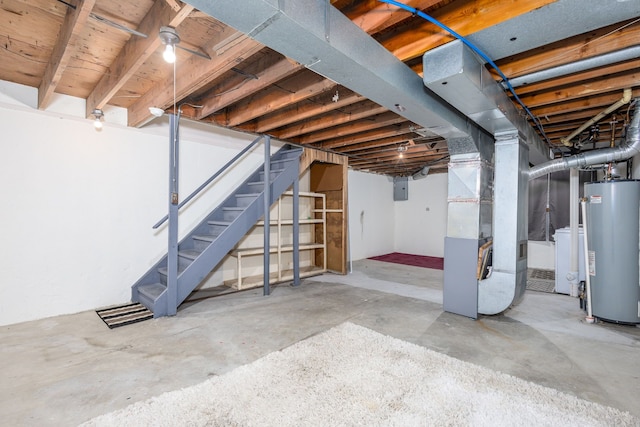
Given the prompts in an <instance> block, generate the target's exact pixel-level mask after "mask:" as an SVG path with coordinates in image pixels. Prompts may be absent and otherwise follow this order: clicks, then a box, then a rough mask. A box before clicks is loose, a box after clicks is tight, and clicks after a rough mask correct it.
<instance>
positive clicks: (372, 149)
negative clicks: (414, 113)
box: [340, 137, 447, 156]
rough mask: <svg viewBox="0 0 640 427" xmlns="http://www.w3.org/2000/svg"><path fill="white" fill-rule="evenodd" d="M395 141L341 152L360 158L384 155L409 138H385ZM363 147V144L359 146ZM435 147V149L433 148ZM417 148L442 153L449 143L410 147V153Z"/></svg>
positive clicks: (346, 149) (432, 143)
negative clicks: (362, 156)
mask: <svg viewBox="0 0 640 427" xmlns="http://www.w3.org/2000/svg"><path fill="white" fill-rule="evenodd" d="M393 139H397V140H396V141H394V142H388V143H386V144H376V143H377V141H374V142H373V143H372V145H370V146H369V147H368V148H365V149H360V150H353V147H354V146H348V147H345V148H341V149H340V151H341V152H343V153H348V154H353V155H354V156H360V155H362V154H374V153H384V152H388V151H390V150H396V151H397V148H398V145H399V144H402V143H406V142H407V138H406V137H405V138H385V140H388V141H393ZM357 145H363V144H357ZM432 145H433V147H432ZM415 147H422V148H421V151H423V152H424V151H433V152H441V151H442V150H445V151H446V150H447V142H446V141H442V140H441V141H437V142H436V141H434V142H431V143H429V144H419V145H415V146H409V151H415Z"/></svg>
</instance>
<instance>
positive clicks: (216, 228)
mask: <svg viewBox="0 0 640 427" xmlns="http://www.w3.org/2000/svg"><path fill="white" fill-rule="evenodd" d="M226 228H227V226H226V225H217V224H215V225H214V224H209V234H212V235H214V236H219V235H220V233H222V232H223V231H224V230H226Z"/></svg>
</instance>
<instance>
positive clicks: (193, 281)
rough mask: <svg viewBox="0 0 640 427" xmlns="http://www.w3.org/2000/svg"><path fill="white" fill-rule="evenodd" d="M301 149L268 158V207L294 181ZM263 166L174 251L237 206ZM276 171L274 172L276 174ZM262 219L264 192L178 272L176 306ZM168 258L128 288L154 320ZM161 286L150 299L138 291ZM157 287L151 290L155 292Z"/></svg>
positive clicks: (163, 310)
mask: <svg viewBox="0 0 640 427" xmlns="http://www.w3.org/2000/svg"><path fill="white" fill-rule="evenodd" d="M302 152H303V150H302V149H291V147H290V146H285V147H284V148H282V149H280V150H279V151H278V152H277V153H275V154H274V155H273V156H272V157H271V169H272V173H271V176H272V181H271V197H270V203H269V205H271V204H273V203H274V202H275V201H276V200H277V199H278V198H279V197H280V195H282V193H283V192H284V191H286V190H287V188H289V187H290V186H291V184H292V183H293V182H294V180H295V179H298V168H299V158H300V156H301V154H302ZM275 163H280V164H284V166H285V167H284V169H283V170H281V171H278V169H276V168H274V164H275ZM263 171H264V164H263V165H261V166H260V167H259V168H258V169H256V171H255V172H254V173H253V174H251V176H249V178H247V179H246V180H245V181H244V182H243V183H242V184H241V185H239V186H238V187H237V188H236V189H235V191H233V192H232V193H231V194H229V196H228V197H227V198H226V199H225V200H224V201H223V202H222V203H220V204H219V205H218V206H217V207H216V208H215V209H214V210H213V211H212V212H211V213H210V214H209V215H207V216H206V217H205V218H204V219H203V220H202V221H201V222H200V223H199V224H198V225H197V226H195V227H194V228H193V229H192V230H191V231H190V232H189V233H187V235H186V236H185V237H184V238H183V239H182V240H181V241H180V242H179V243H178V250H179V251H183V250H189V249H193V248H194V242H193V236H194V235H197V234H198V233H201V234H206V233H207V230H208V228H209V224H208V222H209V221H216V220H218V221H219V220H221V219H222V218H223V211H224V209H225V208H229V207H231V208H234V207H236V206H237V200H236V196H237V195H239V194H246V193H251V191H253V190H252V189H251V185H250V184H256V183H257V184H260V183H261V181H262V180H261V175H264V173H263ZM276 171H277V172H276ZM263 216H264V189H263V190H262V191H261V192H260V193H259V194H258V196H257V197H256V198H255V199H254V200H253V201H251V202H250V203H249V204H248V205H247V206H246V207H245V209H244V211H243V212H242V213H241V214H240V215H238V217H237V218H235V219H234V220H233V221H231V224H229V226H228V227H227V228H226V229H225V230H224V231H223V232H222V233H220V234H219V235H218V236H217V237H216V238H215V240H214V241H213V242H211V244H210V245H209V246H208V247H207V248H206V249H205V250H203V251H202V253H201V254H200V255H199V256H198V257H197V258H196V259H195V260H193V261H192V262H191V264H189V265H188V266H187V267H186V268H184V269H182V270H180V271H179V273H178V289H177V291H178V292H177V293H178V295H177V302H176V306H179V305H180V303H182V302H183V301H184V300H185V299H186V298H187V297H188V296H189V294H190V293H191V292H192V291H193V290H194V289H195V288H196V287H197V286H198V285H199V284H200V282H202V280H203V279H204V278H205V277H206V276H207V275H208V274H209V273H210V272H211V271H212V270H213V269H214V268H215V267H216V266H217V265H218V264H219V263H220V261H221V260H222V259H223V258H224V257H225V256H226V254H227V253H228V252H229V251H230V250H232V249H233V247H235V245H236V244H237V243H238V242H239V241H240V239H242V237H244V236H245V235H246V234H247V232H248V231H249V230H250V229H251V228H252V227H253V226H254V225H255V224H256V223H257V222H258V220H259V219H260V218H262V217H263ZM167 258H168V256H167V255H166V254H165V255H164V256H163V257H162V258H161V259H160V260H159V261H158V262H157V263H155V264H154V265H153V267H151V268H150V269H149V270H148V271H147V272H146V273H145V274H144V275H143V276H142V277H141V278H140V279H139V280H138V281H137V282H136V283H135V284H134V285H133V286H132V288H131V300H132V301H133V302H140V303H142V304H143V305H145V306H146V307H147V308H149V309H150V310H151V311H152V312H153V313H154V317H163V316H166V315H168V302H167V290H166V279H165V278H164V276H163V274H161V273H160V270H162V269H163V268H165V269H166V266H167ZM161 283H164V287H163V290H162V291H161V292H155V293H154V297H153V298H149V297H148V292H147V293H145V294H142V293H141V292H140V291H139V290H140V288H141V287H144V286H152V287H154V286H156V285H160V284H161ZM158 289H159V288H158V287H157V286H156V287H155V288H154V291H158Z"/></svg>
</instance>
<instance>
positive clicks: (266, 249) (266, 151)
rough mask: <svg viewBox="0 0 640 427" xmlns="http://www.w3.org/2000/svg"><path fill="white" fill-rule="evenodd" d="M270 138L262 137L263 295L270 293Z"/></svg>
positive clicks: (267, 136)
mask: <svg viewBox="0 0 640 427" xmlns="http://www.w3.org/2000/svg"><path fill="white" fill-rule="evenodd" d="M270 210H271V137H270V136H269V135H266V136H265V137H264V273H263V280H264V281H263V285H262V290H263V292H262V293H263V295H265V296H266V295H269V294H270V293H271V286H270V284H269V265H270V256H269V255H270V254H269V249H270V248H271V243H270V237H271V235H270V234H271V227H270V220H271V215H270V214H271V212H270Z"/></svg>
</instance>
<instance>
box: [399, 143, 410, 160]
mask: <svg viewBox="0 0 640 427" xmlns="http://www.w3.org/2000/svg"><path fill="white" fill-rule="evenodd" d="M407 148H408V147H407V146H406V145H398V157H400V158H401V159H402V158H403V157H404V152H405V151H407Z"/></svg>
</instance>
